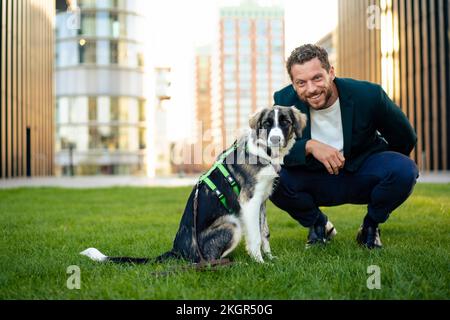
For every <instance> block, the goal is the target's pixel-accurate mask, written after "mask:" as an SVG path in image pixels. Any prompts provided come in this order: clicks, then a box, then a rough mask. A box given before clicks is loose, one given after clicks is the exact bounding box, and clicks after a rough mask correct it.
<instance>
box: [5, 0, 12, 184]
mask: <svg viewBox="0 0 450 320" xmlns="http://www.w3.org/2000/svg"><path fill="white" fill-rule="evenodd" d="M12 2H13V1H11V0H9V1H8V8H7V10H8V13H7V19H8V25H7V27H6V30H7V47H6V51H7V52H6V56H7V78H6V87H7V89H6V100H7V102H6V121H7V124H6V165H7V167H6V170H7V171H6V176H7V177H11V133H12V126H11V111H12V89H11V85H12V60H11V58H12V32H11V31H12V18H13V15H12V13H13V12H12Z"/></svg>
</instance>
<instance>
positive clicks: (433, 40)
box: [429, 1, 439, 169]
mask: <svg viewBox="0 0 450 320" xmlns="http://www.w3.org/2000/svg"><path fill="white" fill-rule="evenodd" d="M436 18H437V13H436V3H435V1H430V17H429V19H430V33H429V38H430V72H429V76H430V86H431V92H430V95H431V105H430V107H431V121H432V123H433V125H432V126H431V127H432V135H431V137H432V141H433V143H434V144H435V145H434V146H433V168H434V169H436V168H437V167H438V162H439V155H438V149H439V147H438V145H436V143H437V142H438V141H439V139H438V129H439V128H438V126H437V123H438V121H439V120H438V99H439V96H438V75H437V73H438V68H439V66H438V64H437V62H436V56H437V51H436V49H437V33H436V22H435V21H436V20H435V19H436Z"/></svg>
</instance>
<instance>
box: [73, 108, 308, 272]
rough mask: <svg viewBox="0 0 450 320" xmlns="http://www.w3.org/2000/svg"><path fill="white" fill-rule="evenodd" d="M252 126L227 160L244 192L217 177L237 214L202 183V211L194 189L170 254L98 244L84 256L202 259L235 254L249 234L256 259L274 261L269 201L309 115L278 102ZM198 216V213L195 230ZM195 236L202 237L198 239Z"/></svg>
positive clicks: (100, 258) (253, 119) (250, 249)
mask: <svg viewBox="0 0 450 320" xmlns="http://www.w3.org/2000/svg"><path fill="white" fill-rule="evenodd" d="M249 125H250V130H249V132H248V133H246V134H245V135H243V136H242V137H241V138H239V139H238V140H237V142H236V143H237V146H238V147H237V148H236V149H235V150H234V151H233V152H231V153H229V154H228V155H227V157H226V158H225V160H224V165H225V166H226V168H227V170H228V171H229V172H230V173H231V175H232V176H233V177H234V179H235V180H236V182H237V183H238V184H239V186H240V193H239V196H237V195H236V194H235V193H234V192H233V191H232V190H231V188H230V186H229V185H228V184H227V181H225V179H223V176H222V177H221V176H220V173H216V176H214V175H215V173H214V172H213V173H212V175H211V179H214V181H215V184H216V185H217V188H218V189H219V190H221V191H222V192H223V194H224V195H225V197H226V199H228V202H229V206H230V207H231V209H232V211H233V212H234V213H232V214H230V212H229V211H227V210H226V209H225V207H224V206H223V205H222V204H221V203H220V201H219V199H218V198H217V197H216V195H215V194H214V193H213V192H212V191H211V190H210V189H209V188H208V186H206V185H205V184H200V185H199V186H198V188H199V189H198V193H197V195H198V198H197V200H198V202H197V203H198V207H197V211H196V215H194V214H193V205H194V197H195V191H196V188H194V190H193V191H192V192H191V194H190V196H189V200H188V202H187V205H186V208H185V210H184V213H183V216H182V218H181V222H180V225H179V229H178V232H177V234H176V237H175V240H174V243H173V248H172V249H171V250H170V251H169V252H166V253H164V254H162V255H160V256H159V257H157V258H154V259H149V258H131V257H108V256H105V255H103V254H102V253H101V252H100V251H98V250H97V249H95V248H89V249H86V250H85V251H83V252H81V254H82V255H86V256H88V257H90V258H91V259H93V260H96V261H112V262H132V263H148V262H160V261H163V260H165V259H167V258H172V257H173V258H182V259H187V260H190V261H193V262H199V261H200V260H201V259H205V260H207V261H213V260H217V259H221V258H223V257H225V256H227V255H228V254H229V253H230V252H232V251H233V250H234V249H235V248H236V246H237V245H238V244H239V242H240V240H241V237H242V235H245V238H246V248H247V251H248V253H249V255H250V256H251V257H252V258H253V259H254V260H256V261H257V262H261V263H262V262H264V260H263V255H262V253H264V254H265V255H266V257H267V258H269V259H272V258H273V257H272V254H271V250H270V245H269V228H268V224H267V218H266V210H265V201H266V200H267V198H268V197H269V196H270V194H271V192H272V189H273V182H274V179H275V178H276V177H277V176H278V172H279V170H280V164H282V160H283V158H284V156H285V155H287V154H288V152H289V151H290V149H291V148H292V146H293V145H294V143H295V139H296V138H297V137H300V136H301V134H302V130H303V128H304V127H305V125H306V116H305V115H304V114H302V113H301V112H300V111H299V110H298V109H296V108H295V107H279V106H275V107H271V108H265V109H263V110H261V111H259V112H257V113H256V114H255V115H254V116H252V117H251V119H250V121H249ZM216 171H217V170H216ZM194 216H197V219H196V221H195V222H196V223H195V227H196V230H195V232H194V221H193V218H194ZM195 235H197V237H196V238H197V239H194V237H195ZM199 250H200V252H201V253H199ZM261 251H262V252H261ZM201 255H202V256H203V257H202V258H201Z"/></svg>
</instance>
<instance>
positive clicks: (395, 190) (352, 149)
mask: <svg viewBox="0 0 450 320" xmlns="http://www.w3.org/2000/svg"><path fill="white" fill-rule="evenodd" d="M286 68H287V71H288V73H289V76H290V78H291V81H292V84H291V85H289V86H287V87H285V88H284V89H282V90H280V91H278V92H275V95H274V100H275V104H276V105H281V106H292V105H295V106H296V107H297V108H298V109H299V110H300V111H302V112H303V113H305V114H306V115H307V116H308V123H307V126H306V128H305V130H304V132H303V136H302V138H301V139H298V140H297V141H296V143H295V145H294V147H293V148H292V149H291V152H290V153H289V155H287V156H286V157H285V158H284V166H283V168H282V170H281V172H280V183H279V184H278V188H277V189H276V190H275V191H274V193H273V194H272V196H271V198H270V199H271V200H272V202H273V203H274V204H275V205H276V206H278V207H279V208H281V209H283V210H285V211H287V212H288V213H289V214H290V215H291V216H292V217H293V218H294V219H296V220H297V221H298V222H299V223H300V224H301V225H303V226H304V227H308V228H309V234H308V240H307V245H308V246H309V245H314V244H318V243H321V244H324V243H326V242H327V241H328V240H330V239H331V236H332V235H334V234H335V232H334V227H333V225H332V224H331V223H330V222H329V221H328V218H327V216H326V215H325V214H323V212H322V211H321V210H320V209H319V207H320V206H325V207H326V206H335V205H341V204H345V203H353V204H367V214H366V216H365V217H364V220H363V222H362V225H361V228H360V229H359V231H358V233H357V237H356V240H357V242H358V243H359V244H360V245H362V246H365V247H367V248H369V249H373V248H381V246H382V244H381V239H380V229H379V224H380V223H383V222H385V221H386V220H387V219H388V217H389V215H390V214H391V212H392V211H394V210H395V209H396V208H397V207H398V206H399V205H400V204H402V203H403V202H404V201H405V200H406V199H407V198H408V196H409V195H410V194H411V192H412V190H413V187H414V185H415V183H416V179H417V178H418V170H417V166H416V164H415V163H414V162H413V161H412V160H411V159H410V158H409V157H408V155H409V154H410V152H411V151H412V149H413V148H414V146H415V144H416V141H417V137H416V134H415V133H414V130H413V128H412V127H411V125H410V123H409V121H408V119H407V118H406V116H405V115H404V114H403V113H402V111H401V110H400V108H399V107H398V106H397V105H395V104H394V102H392V100H391V99H389V97H388V96H387V95H386V93H385V92H384V91H383V89H382V88H381V87H380V86H379V85H377V84H373V83H369V82H365V81H358V80H354V79H344V78H337V77H336V76H335V72H334V68H333V66H330V63H329V61H328V54H327V52H326V51H325V49H323V48H321V47H319V46H316V45H311V44H307V45H303V46H301V47H299V48H296V49H295V50H294V51H293V52H292V53H291V55H290V57H289V58H288V60H287V63H286Z"/></svg>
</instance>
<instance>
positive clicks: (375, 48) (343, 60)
mask: <svg viewBox="0 0 450 320" xmlns="http://www.w3.org/2000/svg"><path fill="white" fill-rule="evenodd" d="M379 2H380V1H379V0H356V1H355V0H340V1H339V6H338V10H339V12H338V15H339V23H338V40H337V43H338V48H337V68H336V71H337V75H338V76H340V77H351V78H354V79H360V80H367V81H372V82H377V83H380V82H381V62H380V59H381V46H380V30H379V29H377V28H374V29H370V30H369V28H368V27H367V19H368V14H367V10H368V7H369V6H371V5H379Z"/></svg>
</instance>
